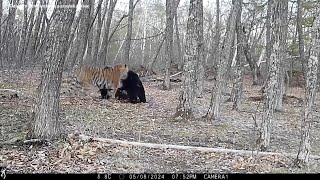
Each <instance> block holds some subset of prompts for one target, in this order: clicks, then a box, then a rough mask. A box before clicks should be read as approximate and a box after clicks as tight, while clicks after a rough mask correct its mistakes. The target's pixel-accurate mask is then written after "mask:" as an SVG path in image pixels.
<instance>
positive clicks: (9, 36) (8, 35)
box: [3, 0, 19, 64]
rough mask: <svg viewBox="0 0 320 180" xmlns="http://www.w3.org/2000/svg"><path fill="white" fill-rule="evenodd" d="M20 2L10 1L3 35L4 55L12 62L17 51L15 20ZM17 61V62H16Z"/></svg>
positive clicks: (16, 0) (17, 0)
mask: <svg viewBox="0 0 320 180" xmlns="http://www.w3.org/2000/svg"><path fill="white" fill-rule="evenodd" d="M18 4H19V0H12V1H11V2H10V7H9V14H8V17H7V22H6V26H5V32H4V37H3V43H5V44H4V49H3V53H4V54H3V57H6V59H7V61H8V62H9V63H10V64H12V63H13V60H14V59H15V57H16V51H15V47H14V46H15V45H14V41H15V38H14V36H15V34H14V32H13V29H14V21H15V16H16V10H17V5H18ZM16 63H17V62H16Z"/></svg>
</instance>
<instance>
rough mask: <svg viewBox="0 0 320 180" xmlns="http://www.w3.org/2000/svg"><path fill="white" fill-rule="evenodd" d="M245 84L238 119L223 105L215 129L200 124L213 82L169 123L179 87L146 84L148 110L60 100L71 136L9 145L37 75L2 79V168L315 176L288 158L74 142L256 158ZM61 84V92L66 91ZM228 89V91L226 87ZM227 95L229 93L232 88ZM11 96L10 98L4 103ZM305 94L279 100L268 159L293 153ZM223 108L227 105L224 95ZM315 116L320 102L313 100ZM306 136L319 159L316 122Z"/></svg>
mask: <svg viewBox="0 0 320 180" xmlns="http://www.w3.org/2000/svg"><path fill="white" fill-rule="evenodd" d="M244 79H245V82H244V95H243V101H242V104H241V108H240V110H239V111H233V110H232V103H231V102H225V103H223V107H222V118H221V120H220V121H212V120H209V121H208V120H206V119H203V118H202V116H204V115H205V114H206V111H207V109H208V106H209V103H210V97H211V88H212V85H213V82H211V81H206V82H205V90H204V95H203V98H198V99H196V101H195V111H194V113H195V116H196V119H195V120H192V121H183V120H179V119H173V118H172V115H173V114H174V112H175V108H176V106H177V103H178V94H179V87H180V83H172V89H171V90H169V91H164V90H160V89H161V88H160V86H161V82H159V81H157V82H143V84H144V86H145V91H146V97H147V103H142V104H130V103H124V102H120V101H117V100H102V99H99V94H98V92H97V90H93V91H92V93H91V94H92V97H91V98H84V97H78V98H75V97H70V95H68V94H62V95H61V105H62V106H61V108H62V110H61V123H62V125H63V126H62V127H63V130H64V131H65V132H66V133H67V134H69V137H68V138H66V139H65V140H59V141H53V142H49V143H47V144H43V145H28V144H24V145H20V144H19V145H17V144H13V145H8V144H12V143H13V142H15V141H16V140H17V139H20V138H21V137H23V136H24V135H25V134H26V132H27V130H28V129H29V127H28V126H29V125H28V124H29V122H30V110H31V107H32V103H33V102H34V99H35V97H36V87H37V85H38V84H39V80H40V73H39V71H18V72H17V71H1V72H0V89H13V90H16V91H18V92H17V95H18V97H14V96H10V95H12V92H9V93H8V92H5V91H0V95H1V96H0V125H1V136H0V146H1V150H0V165H2V166H6V167H7V169H8V170H9V171H11V172H19V173H22V172H23V173H25V172H69V173H73V172H137V173H142V172H224V173H226V172H246V173H256V172H259V173H261V172H273V173H278V172H281V173H288V172H320V166H318V164H319V160H311V162H310V165H309V166H308V167H305V168H295V167H293V158H288V157H283V156H259V157H256V156H249V155H248V156H244V155H241V156H240V155H237V154H224V153H203V152H193V151H184V150H172V149H151V148H144V147H135V146H121V145H115V144H109V143H101V142H85V141H82V140H80V139H77V138H76V137H75V136H72V134H85V135H89V136H94V137H102V138H110V139H118V140H126V141H135V142H147V143H160V144H175V145H188V146H201V147H223V148H229V149H238V150H253V149H254V148H255V146H256V143H255V141H256V139H257V138H258V135H257V132H256V128H255V125H254V120H253V118H252V116H254V115H255V116H256V117H257V123H258V124H260V122H261V109H262V105H263V104H262V101H258V100H259V98H257V97H259V96H260V95H261V93H259V90H260V89H261V87H260V86H252V85H251V78H250V76H246V78H244ZM69 84H70V83H69V81H68V80H66V79H64V81H63V84H62V91H64V90H65V89H67V88H68V87H69ZM228 86H231V84H229V85H228ZM224 92H230V87H229V88H228V89H226V90H225V91H224ZM8 94H9V95H8ZM303 94H304V91H303V89H302V88H300V87H291V88H290V89H289V90H288V95H289V97H286V98H285V99H284V109H283V111H282V112H277V113H276V116H277V118H276V120H275V121H273V126H272V135H271V147H270V149H269V150H268V151H271V152H279V153H284V152H286V153H293V154H296V153H297V152H298V145H299V138H300V132H299V129H300V124H301V115H302V112H303V108H302V107H303V102H302V101H301V100H302V99H303ZM224 98H225V100H226V99H227V98H228V96H227V95H226V96H225V97H224ZM316 105H317V109H318V108H319V98H317V99H316ZM314 120H315V121H314V123H313V127H312V131H311V136H312V142H311V147H312V152H311V154H313V155H320V141H319V137H320V125H319V120H318V114H315V119H314Z"/></svg>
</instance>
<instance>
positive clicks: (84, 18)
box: [73, 0, 93, 72]
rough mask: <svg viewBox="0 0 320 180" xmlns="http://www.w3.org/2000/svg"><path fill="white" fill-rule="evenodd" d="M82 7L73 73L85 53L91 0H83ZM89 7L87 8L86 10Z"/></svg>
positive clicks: (81, 61) (80, 63)
mask: <svg viewBox="0 0 320 180" xmlns="http://www.w3.org/2000/svg"><path fill="white" fill-rule="evenodd" d="M83 6H87V7H83V8H82V9H81V12H80V18H81V19H80V25H79V33H78V37H77V43H76V45H77V53H76V55H77V56H76V57H75V59H76V61H75V62H76V63H75V66H74V67H73V72H75V71H76V70H77V69H78V67H79V66H82V64H83V56H84V53H85V51H86V47H87V42H88V32H89V26H90V12H91V9H92V6H93V0H83ZM88 7H89V8H88Z"/></svg>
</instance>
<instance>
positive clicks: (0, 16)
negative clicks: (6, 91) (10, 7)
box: [0, 0, 3, 68]
mask: <svg viewBox="0 0 320 180" xmlns="http://www.w3.org/2000/svg"><path fill="white" fill-rule="evenodd" d="M2 4H3V2H2V0H0V45H1V46H2V48H1V49H0V67H1V68H3V59H2V49H3V40H2V12H3V9H2Z"/></svg>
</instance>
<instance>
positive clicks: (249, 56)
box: [243, 36, 258, 85]
mask: <svg viewBox="0 0 320 180" xmlns="http://www.w3.org/2000/svg"><path fill="white" fill-rule="evenodd" d="M244 38H245V41H244V46H243V51H244V55H245V57H246V60H247V61H248V63H249V66H250V69H251V75H252V78H253V83H252V84H253V85H257V84H258V68H257V64H256V63H255V61H254V59H253V58H252V52H251V51H250V45H249V37H248V36H245V37H244Z"/></svg>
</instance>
